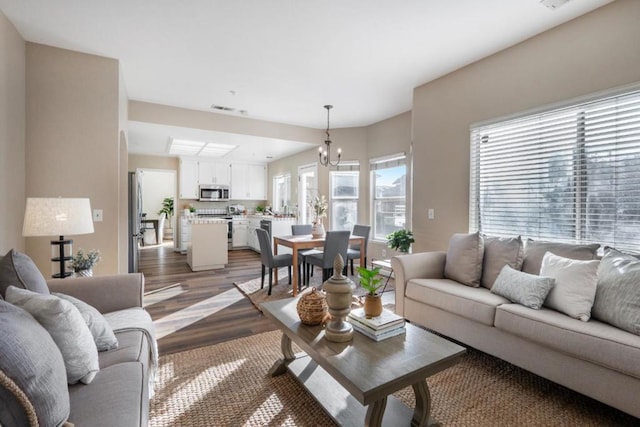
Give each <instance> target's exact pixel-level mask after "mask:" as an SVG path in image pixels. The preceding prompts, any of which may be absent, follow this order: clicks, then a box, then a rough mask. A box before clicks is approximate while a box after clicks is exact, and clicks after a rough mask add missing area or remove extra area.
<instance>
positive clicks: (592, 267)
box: [540, 252, 600, 322]
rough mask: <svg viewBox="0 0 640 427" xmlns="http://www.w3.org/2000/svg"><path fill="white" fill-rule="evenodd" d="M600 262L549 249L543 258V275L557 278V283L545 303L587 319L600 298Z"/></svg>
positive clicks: (568, 313)
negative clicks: (554, 252) (595, 302)
mask: <svg viewBox="0 0 640 427" xmlns="http://www.w3.org/2000/svg"><path fill="white" fill-rule="evenodd" d="M598 265H600V261H599V260H592V261H578V260H575V259H569V258H563V257H561V256H558V255H554V254H552V253H551V252H547V253H546V254H545V255H544V257H543V258H542V266H541V267H540V275H541V276H546V277H553V278H554V279H556V285H555V286H554V287H553V289H551V292H549V295H548V296H547V299H546V300H545V302H544V305H545V306H547V307H549V308H552V309H554V310H557V311H559V312H561V313H564V314H566V315H568V316H571V317H573V318H574V319H579V320H582V321H583V322H587V321H588V320H589V319H590V318H591V307H593V301H594V300H595V297H596V286H597V284H598Z"/></svg>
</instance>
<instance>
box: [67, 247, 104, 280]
mask: <svg viewBox="0 0 640 427" xmlns="http://www.w3.org/2000/svg"><path fill="white" fill-rule="evenodd" d="M98 261H100V251H99V250H97V249H92V250H90V251H89V252H87V253H85V252H84V250H83V249H82V248H80V249H78V253H77V254H76V255H75V256H74V257H73V259H72V260H71V268H72V269H73V276H74V277H91V276H93V266H94V265H96V264H97V263H98Z"/></svg>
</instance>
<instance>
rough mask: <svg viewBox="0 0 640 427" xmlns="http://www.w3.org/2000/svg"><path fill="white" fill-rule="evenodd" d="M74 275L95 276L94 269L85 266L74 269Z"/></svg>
mask: <svg viewBox="0 0 640 427" xmlns="http://www.w3.org/2000/svg"><path fill="white" fill-rule="evenodd" d="M73 277H93V269H92V268H85V269H84V270H77V271H74V272H73Z"/></svg>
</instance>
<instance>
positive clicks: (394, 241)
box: [387, 228, 415, 253]
mask: <svg viewBox="0 0 640 427" xmlns="http://www.w3.org/2000/svg"><path fill="white" fill-rule="evenodd" d="M414 242H415V239H414V238H413V233H411V231H409V230H405V229H404V228H403V229H400V230H396V231H394V232H393V233H391V234H389V235H388V236H387V245H388V246H389V247H390V248H391V249H394V250H397V251H400V252H404V253H408V252H409V248H411V244H412V243H414Z"/></svg>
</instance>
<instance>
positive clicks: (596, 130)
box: [469, 84, 640, 252]
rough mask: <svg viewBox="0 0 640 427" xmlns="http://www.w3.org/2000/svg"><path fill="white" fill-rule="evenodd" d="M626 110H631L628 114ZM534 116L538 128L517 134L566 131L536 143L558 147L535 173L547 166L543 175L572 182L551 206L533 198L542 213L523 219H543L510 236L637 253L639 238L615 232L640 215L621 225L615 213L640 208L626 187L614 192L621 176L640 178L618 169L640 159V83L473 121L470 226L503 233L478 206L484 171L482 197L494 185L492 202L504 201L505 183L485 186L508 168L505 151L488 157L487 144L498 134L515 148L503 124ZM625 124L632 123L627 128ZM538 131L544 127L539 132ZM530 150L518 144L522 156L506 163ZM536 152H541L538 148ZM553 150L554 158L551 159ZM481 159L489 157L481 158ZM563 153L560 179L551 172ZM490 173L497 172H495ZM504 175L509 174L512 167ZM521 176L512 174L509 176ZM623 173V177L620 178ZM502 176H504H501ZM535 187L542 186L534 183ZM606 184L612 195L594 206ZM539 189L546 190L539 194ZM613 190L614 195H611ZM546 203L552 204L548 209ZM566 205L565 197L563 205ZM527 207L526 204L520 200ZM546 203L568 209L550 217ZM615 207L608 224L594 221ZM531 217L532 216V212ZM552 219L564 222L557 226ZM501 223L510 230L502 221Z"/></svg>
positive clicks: (528, 120) (515, 123)
mask: <svg viewBox="0 0 640 427" xmlns="http://www.w3.org/2000/svg"><path fill="white" fill-rule="evenodd" d="M627 103H628V104H627ZM628 105H631V107H628ZM629 111H631V112H630V113H629ZM560 117H563V119H562V121H563V122H564V121H565V120H566V123H565V124H563V125H559V124H558V122H559V120H560V119H559V118H560ZM629 117H630V118H629ZM623 118H624V119H623ZM534 120H539V121H540V125H538V126H537V127H532V129H533V130H531V131H530V133H525V132H524V131H522V135H526V137H531V136H533V135H536V132H537V133H539V134H544V133H545V132H546V133H551V132H549V131H556V130H557V129H559V128H560V127H561V126H564V127H565V128H566V129H567V130H566V132H565V133H564V134H563V137H562V138H561V137H560V136H556V137H555V138H556V140H557V141H556V140H553V139H550V140H549V141H541V142H539V143H538V144H539V145H543V144H545V143H548V144H549V146H551V145H550V144H551V143H553V144H555V145H557V147H553V148H550V149H549V151H548V153H549V154H548V160H547V162H546V163H541V164H540V165H538V166H536V168H537V169H535V170H537V171H540V170H544V169H545V168H546V169H548V171H549V172H548V173H549V175H548V179H552V178H557V177H558V176H559V177H560V179H565V180H566V181H567V183H569V184H570V185H569V184H567V185H565V187H564V189H565V194H563V195H562V196H564V197H565V199H560V200H559V201H555V203H556V204H553V202H548V201H546V200H544V199H542V198H540V197H538V199H539V203H538V205H537V209H538V210H539V211H540V212H541V214H540V215H539V218H533V217H530V216H525V217H524V218H523V219H521V222H523V223H528V222H529V221H533V220H536V219H537V220H538V221H539V222H540V224H542V225H541V226H540V230H538V232H537V234H536V233H532V232H531V227H524V228H520V229H513V230H511V233H510V235H513V234H520V235H522V236H523V237H527V238H532V239H535V240H552V241H559V242H567V243H600V244H601V245H609V246H616V247H617V248H619V249H622V250H626V251H630V252H637V251H638V250H639V248H640V236H638V237H636V236H629V235H628V233H627V232H625V231H620V229H621V228H622V229H623V230H624V229H625V228H624V227H627V229H628V228H629V227H635V226H636V225H640V216H638V220H635V221H634V220H633V219H631V220H626V222H623V221H619V219H618V213H617V212H618V211H619V209H620V208H619V206H620V205H624V206H627V205H629V204H630V205H632V206H638V205H640V194H638V196H635V195H632V196H629V193H630V191H628V190H627V191H626V192H623V191H618V185H619V184H618V183H619V182H620V181H625V182H626V181H627V180H635V181H633V182H638V183H639V184H640V178H636V177H634V176H632V175H633V174H631V175H629V174H628V173H627V175H624V173H625V172H624V171H625V169H623V167H626V170H627V171H628V170H629V169H632V168H633V166H634V165H635V164H636V162H639V161H640V135H638V131H637V129H639V128H640V85H637V84H636V85H629V86H625V87H621V88H617V89H613V90H609V91H604V92H598V93H596V94H592V95H589V96H586V97H581V98H576V99H573V100H568V101H566V102H563V103H558V104H554V105H550V106H547V107H543V108H539V109H535V110H530V111H527V112H524V113H521V114H518V115H514V116H511V117H505V118H502V119H496V120H492V121H490V122H484V123H478V124H473V125H471V127H470V134H471V150H470V154H471V157H470V191H469V197H470V198H469V231H471V232H474V231H480V232H485V233H487V234H490V235H507V233H506V231H505V232H496V230H498V227H497V226H496V225H495V224H499V222H500V220H499V219H498V220H496V221H495V224H494V225H489V226H485V224H486V222H487V221H488V220H494V218H493V217H487V216H486V215H487V212H488V211H487V210H486V209H485V212H483V211H482V210H483V205H482V204H483V203H485V204H486V203H487V200H486V199H483V198H482V197H483V196H482V191H483V190H481V185H483V184H482V182H483V181H482V180H483V177H482V176H481V174H485V175H486V176H485V177H484V180H485V181H484V185H485V187H484V191H485V197H487V195H488V194H489V193H488V191H490V190H491V192H492V193H491V197H493V198H494V199H496V200H498V202H497V203H498V205H496V206H499V204H500V203H502V204H504V203H506V202H504V200H501V199H499V197H500V189H501V188H502V189H503V190H507V189H508V188H509V186H508V185H504V186H503V187H498V186H496V184H495V183H493V185H492V187H489V186H488V185H487V182H490V181H491V179H488V177H489V176H491V175H490V172H491V171H497V168H498V167H502V166H506V165H507V160H505V159H506V155H505V154H504V150H502V152H501V154H491V155H490V156H489V152H490V149H489V148H488V147H489V145H486V144H489V143H491V142H493V143H494V144H495V146H496V147H498V148H499V145H498V143H497V142H496V141H497V140H498V139H499V137H498V135H500V136H501V137H504V138H505V141H504V142H502V144H503V147H507V149H509V146H508V145H507V144H508V143H512V144H514V145H515V144H517V143H518V141H516V139H517V138H516V137H514V136H504V135H507V133H506V129H509V127H510V126H511V127H513V128H517V129H518V130H522V129H524V127H525V125H524V124H526V123H532V122H533V121H534ZM552 120H556V123H555V124H554V123H553V122H552ZM628 122H631V125H629V124H628ZM549 123H551V124H549ZM543 124H546V127H543V126H544V125H543ZM518 126H519V128H518ZM629 127H630V128H631V136H630V137H628V136H627V133H628V131H627V129H628V128H629ZM541 129H544V132H543V131H542V130H541ZM510 131H511V130H510ZM514 132H516V131H511V133H512V134H514ZM491 135H493V136H491ZM491 138H493V141H491V140H490V139H491ZM508 138H511V139H513V141H509V140H508ZM518 138H525V136H519V137H518ZM561 139H562V140H561ZM629 141H631V142H629ZM483 144H484V149H483ZM563 144H564V145H563ZM535 149H536V148H527V149H524V148H523V149H522V150H523V153H524V154H523V155H522V156H520V158H519V159H518V158H515V157H514V158H512V159H510V160H511V161H514V160H513V159H515V160H516V161H517V160H520V161H522V158H523V156H527V155H528V156H530V155H531V153H532V152H534V150H535ZM537 149H539V150H542V148H537ZM483 150H484V151H483ZM493 150H494V151H498V150H497V148H493ZM563 150H564V151H563ZM483 153H484V154H483ZM622 153H623V154H622ZM552 154H553V155H556V156H557V157H556V158H554V157H553V156H552ZM482 156H489V157H484V158H483V157H482ZM501 156H503V157H504V158H505V159H503V160H502V163H500V162H501V160H500V157H501ZM562 156H564V163H565V169H566V172H567V173H566V174H565V176H560V175H551V171H552V168H553V162H554V161H557V159H558V158H561V157H562ZM491 162H493V163H491ZM630 165H631V166H630ZM609 170H611V172H609ZM481 171H482V172H481ZM495 173H496V174H497V172H495ZM503 173H504V174H505V175H506V174H507V173H509V172H503ZM520 174H521V175H524V173H523V172H520ZM521 175H518V174H516V173H514V174H513V176H514V177H516V176H517V177H519V176H521ZM496 176H497V175H493V176H491V177H492V178H493V179H495V178H496ZM508 177H511V175H508ZM621 177H622V178H624V179H621ZM502 179H503V180H505V181H506V180H507V179H506V178H504V177H503V178H502ZM511 179H513V178H511ZM606 179H612V180H613V182H614V183H615V184H614V185H613V187H612V188H613V190H612V189H611V188H610V187H609V186H607V185H606V184H604V183H603V181H605V180H606ZM536 183H537V181H536ZM536 183H534V185H536ZM525 184H526V185H527V186H529V185H531V183H530V182H526V183H525ZM537 185H540V184H539V183H537ZM627 186H629V184H627ZM511 188H513V186H512V187H511ZM549 188H552V186H551V185H549ZM603 189H604V191H605V192H606V191H608V192H609V193H606V194H608V195H609V198H608V199H607V204H606V205H605V206H604V207H602V206H599V205H598V203H597V202H598V199H597V197H598V196H599V194H600V193H601V192H603ZM541 194H544V193H542V192H541ZM594 194H595V196H594ZM610 194H614V196H613V198H612V197H611V196H610ZM519 197H521V199H522V201H520V200H518V202H519V203H525V202H529V199H527V198H526V197H522V195H519ZM506 198H507V196H506V195H505V196H503V199H506ZM566 200H571V202H570V203H569V202H566ZM611 200H613V202H611ZM629 200H630V201H629ZM545 202H546V203H551V204H550V205H549V206H545V205H544V203H545ZM563 202H565V203H564V205H563ZM525 206H527V205H526V204H525ZM532 206H534V209H535V208H536V207H535V204H532ZM549 207H551V208H553V209H558V210H561V209H564V210H565V212H564V213H561V214H560V216H559V217H556V218H554V217H553V215H554V214H555V215H558V214H557V213H554V212H553V211H552V209H549ZM487 209H489V208H487ZM607 209H608V210H607ZM637 209H638V208H637V207H636V210H637ZM567 211H570V212H571V214H570V215H569V216H568V215H567V213H566V212H567ZM614 211H615V212H616V213H614V214H613V216H614V217H615V218H614V219H609V223H608V224H607V223H605V221H600V222H598V221H599V219H598V218H600V217H601V216H602V215H610V216H611V215H612V214H611V212H614ZM507 212H508V211H507V210H504V211H503V214H502V215H503V216H504V217H505V218H506V217H508V213H507ZM528 214H529V215H530V212H529V213H528ZM627 216H633V215H627ZM494 217H495V215H494ZM483 218H484V220H483ZM540 218H542V219H540ZM557 218H559V219H557ZM503 222H504V224H508V223H509V220H508V219H505V220H504V221H503ZM556 223H562V224H561V225H556ZM607 226H610V228H611V231H610V234H611V235H607V230H608V229H607ZM505 228H507V227H506V226H505ZM515 228H518V227H515ZM527 228H528V229H527ZM564 234H566V235H564Z"/></svg>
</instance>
